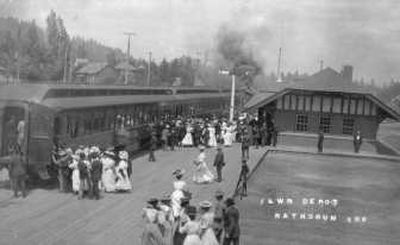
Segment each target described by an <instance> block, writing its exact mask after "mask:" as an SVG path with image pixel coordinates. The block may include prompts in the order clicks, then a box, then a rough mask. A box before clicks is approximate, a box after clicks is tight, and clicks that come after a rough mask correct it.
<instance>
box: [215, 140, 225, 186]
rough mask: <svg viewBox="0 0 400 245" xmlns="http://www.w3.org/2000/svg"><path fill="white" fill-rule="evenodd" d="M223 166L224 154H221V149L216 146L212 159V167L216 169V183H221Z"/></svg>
mask: <svg viewBox="0 0 400 245" xmlns="http://www.w3.org/2000/svg"><path fill="white" fill-rule="evenodd" d="M224 166H225V162H224V153H223V152H222V147H221V146H220V145H218V146H217V155H215V158H214V167H215V168H216V169H217V180H216V181H217V182H221V181H222V168H223V167H224Z"/></svg>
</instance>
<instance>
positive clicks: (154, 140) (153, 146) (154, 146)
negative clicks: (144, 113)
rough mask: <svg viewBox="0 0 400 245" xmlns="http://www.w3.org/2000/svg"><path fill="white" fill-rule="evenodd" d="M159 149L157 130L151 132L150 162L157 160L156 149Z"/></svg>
mask: <svg viewBox="0 0 400 245" xmlns="http://www.w3.org/2000/svg"><path fill="white" fill-rule="evenodd" d="M156 149H157V137H156V132H152V133H151V138H150V151H149V162H155V161H156V158H155V156H154V151H155V150H156Z"/></svg>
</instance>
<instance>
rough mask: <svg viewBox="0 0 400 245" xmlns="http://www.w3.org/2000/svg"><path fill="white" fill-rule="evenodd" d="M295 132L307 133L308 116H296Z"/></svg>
mask: <svg viewBox="0 0 400 245" xmlns="http://www.w3.org/2000/svg"><path fill="white" fill-rule="evenodd" d="M296 130H297V131H307V130H308V116H307V115H303V114H298V115H296Z"/></svg>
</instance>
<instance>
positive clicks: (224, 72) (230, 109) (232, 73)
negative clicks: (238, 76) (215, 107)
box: [218, 69, 235, 122]
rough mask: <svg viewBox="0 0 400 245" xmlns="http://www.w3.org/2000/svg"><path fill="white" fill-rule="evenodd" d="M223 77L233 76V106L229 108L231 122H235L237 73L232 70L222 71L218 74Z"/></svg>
mask: <svg viewBox="0 0 400 245" xmlns="http://www.w3.org/2000/svg"><path fill="white" fill-rule="evenodd" d="M218 73H219V74H222V75H231V76H232V85H231V105H230V108H229V121H231V122H232V121H233V116H234V112H235V71H234V69H232V70H231V71H228V70H220V71H219V72H218Z"/></svg>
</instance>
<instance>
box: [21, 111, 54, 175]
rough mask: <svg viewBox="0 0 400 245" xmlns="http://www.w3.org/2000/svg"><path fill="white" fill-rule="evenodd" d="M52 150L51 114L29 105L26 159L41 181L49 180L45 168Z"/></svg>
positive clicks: (48, 163)
mask: <svg viewBox="0 0 400 245" xmlns="http://www.w3.org/2000/svg"><path fill="white" fill-rule="evenodd" d="M52 149H53V113H52V111H51V110H50V109H49V108H47V107H44V106H40V105H37V104H31V105H30V111H29V139H28V149H27V151H28V159H29V167H30V169H32V170H33V171H34V172H35V173H37V174H38V175H39V177H40V178H41V179H48V178H50V176H49V174H48V172H47V167H48V166H49V165H50V163H51V160H50V159H51V152H52Z"/></svg>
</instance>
